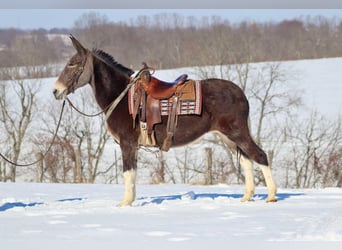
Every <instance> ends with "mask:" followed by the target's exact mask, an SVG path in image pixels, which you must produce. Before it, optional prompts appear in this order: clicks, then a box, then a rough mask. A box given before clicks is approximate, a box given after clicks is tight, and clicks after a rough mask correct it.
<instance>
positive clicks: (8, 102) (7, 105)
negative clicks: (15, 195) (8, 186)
mask: <svg viewBox="0 0 342 250" xmlns="http://www.w3.org/2000/svg"><path fill="white" fill-rule="evenodd" d="M18 75H20V72H19V69H17V72H16V74H14V75H13V78H12V80H9V81H2V82H0V96H1V98H0V109H1V116H0V122H1V124H2V126H3V128H4V131H5V133H6V142H7V143H8V144H9V145H11V146H10V147H9V150H8V151H9V152H7V156H8V157H9V158H10V159H12V161H13V162H14V163H18V161H19V159H20V155H21V153H22V152H23V143H24V141H25V138H26V134H27V131H28V129H29V127H30V124H31V122H32V120H33V117H34V109H35V103H36V99H37V93H38V89H39V86H40V81H39V80H38V81H37V80H36V81H25V80H21V79H17V78H16V76H18ZM24 153H28V152H24ZM8 167H9V169H10V173H9V176H8V177H6V178H9V179H10V180H11V181H12V182H15V180H16V174H17V171H16V170H17V168H16V166H15V165H10V166H8Z"/></svg>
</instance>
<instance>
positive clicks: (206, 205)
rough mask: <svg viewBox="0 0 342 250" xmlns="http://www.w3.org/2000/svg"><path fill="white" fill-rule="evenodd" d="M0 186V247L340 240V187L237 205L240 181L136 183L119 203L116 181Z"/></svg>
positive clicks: (259, 197)
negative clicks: (128, 202)
mask: <svg viewBox="0 0 342 250" xmlns="http://www.w3.org/2000/svg"><path fill="white" fill-rule="evenodd" d="M0 190H1V192H0V244H1V249H36V250H38V249H49V250H54V249H58V250H60V249H83V250H86V249H158V250H159V249H208V248H213V247H219V248H220V249H221V248H222V249H230V248H232V247H233V248H234V249H235V248H237V247H239V248H241V247H242V249H246V247H247V246H250V247H252V246H254V245H255V244H256V243H265V242H268V241H270V242H278V243H279V242H283V243H284V241H291V242H292V241H314V242H315V243H312V242H310V244H308V242H305V243H306V244H304V245H303V244H299V245H297V244H298V242H297V244H294V245H290V246H291V249H303V247H304V246H305V247H310V249H323V248H316V247H317V246H321V247H322V246H323V245H321V244H322V242H323V241H324V242H325V241H342V212H341V211H342V189H334V188H331V189H323V190H311V189H310V190H286V189H280V190H279V192H278V195H277V197H278V199H279V201H278V202H277V203H266V202H265V200H264V199H265V196H266V189H265V188H257V189H256V195H255V197H254V201H251V202H248V203H241V202H240V198H241V197H242V194H243V187H242V186H226V185H217V186H189V185H138V195H137V200H136V202H135V203H134V205H133V206H132V207H122V208H119V207H116V204H117V203H118V202H119V201H120V199H121V195H122V192H123V186H122V185H103V184H95V185H86V184H85V185H72V184H33V183H16V184H12V183H1V184H0ZM278 243H277V245H276V246H277V247H278V246H281V244H282V243H279V244H280V245H278ZM324 247H325V248H328V249H341V247H342V243H341V242H335V243H329V244H328V245H327V246H325V245H324ZM257 249H258V248H257ZM277 249H278V248H277ZM305 249H309V248H305Z"/></svg>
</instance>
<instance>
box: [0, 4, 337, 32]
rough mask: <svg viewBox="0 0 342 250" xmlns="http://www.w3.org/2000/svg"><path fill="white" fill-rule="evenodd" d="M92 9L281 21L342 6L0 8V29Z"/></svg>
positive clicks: (111, 14)
mask: <svg viewBox="0 0 342 250" xmlns="http://www.w3.org/2000/svg"><path fill="white" fill-rule="evenodd" d="M92 11H95V12H97V13H99V14H102V15H105V16H107V18H108V19H109V20H110V21H113V22H129V21H130V20H132V19H135V18H136V17H138V16H143V15H147V16H152V15H156V14H161V13H177V14H180V15H182V16H195V17H198V18H200V17H203V16H209V17H210V16H214V15H216V16H221V17H222V18H224V19H228V20H229V21H230V22H232V23H236V22H240V21H257V22H268V21H274V22H278V21H282V20H285V19H294V18H300V17H306V16H312V17H314V16H325V17H328V18H333V17H336V18H338V19H341V20H342V9H0V16H1V19H0V29H1V28H2V29H3V28H19V29H38V28H44V29H51V28H72V27H73V25H74V23H75V21H76V20H77V19H78V18H80V17H81V16H82V14H84V13H88V12H92Z"/></svg>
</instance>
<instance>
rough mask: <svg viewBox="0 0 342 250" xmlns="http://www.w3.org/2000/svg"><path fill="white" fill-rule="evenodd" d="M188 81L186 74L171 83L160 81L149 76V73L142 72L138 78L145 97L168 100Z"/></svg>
mask: <svg viewBox="0 0 342 250" xmlns="http://www.w3.org/2000/svg"><path fill="white" fill-rule="evenodd" d="M187 79H188V75H187V74H182V75H180V76H179V77H177V79H176V80H174V81H173V82H165V81H161V80H159V79H157V78H155V77H153V76H151V74H150V72H149V71H144V72H143V73H142V74H141V76H140V81H141V86H142V87H143V88H144V90H145V91H146V93H147V95H150V96H151V97H153V98H155V99H159V100H160V99H168V98H170V97H171V96H173V95H175V94H176V91H177V87H178V86H179V85H182V84H183V83H185V82H186V81H187Z"/></svg>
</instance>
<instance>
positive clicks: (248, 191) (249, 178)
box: [239, 155, 254, 202]
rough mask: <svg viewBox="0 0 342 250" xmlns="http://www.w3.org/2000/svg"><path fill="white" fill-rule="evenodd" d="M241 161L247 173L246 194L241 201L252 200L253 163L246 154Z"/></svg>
mask: <svg viewBox="0 0 342 250" xmlns="http://www.w3.org/2000/svg"><path fill="white" fill-rule="evenodd" d="M239 162H240V165H241V166H242V168H243V171H244V173H245V194H244V196H243V197H242V199H241V201H242V202H245V201H250V200H251V199H252V197H253V195H254V176H253V163H252V161H251V160H250V159H248V158H247V157H245V156H244V155H241V157H240V159H239Z"/></svg>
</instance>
